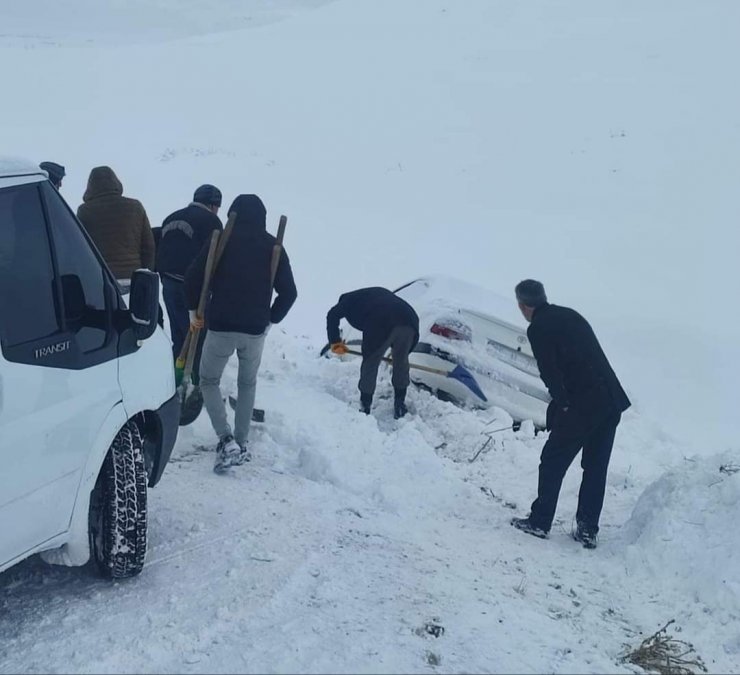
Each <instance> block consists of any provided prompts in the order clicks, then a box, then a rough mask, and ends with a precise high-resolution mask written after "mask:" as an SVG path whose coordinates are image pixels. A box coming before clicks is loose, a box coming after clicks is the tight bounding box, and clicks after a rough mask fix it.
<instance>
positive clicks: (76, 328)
mask: <svg viewBox="0 0 740 675" xmlns="http://www.w3.org/2000/svg"><path fill="white" fill-rule="evenodd" d="M41 190H42V192H43V196H44V201H45V203H46V209H47V213H48V217H49V226H50V230H51V236H52V239H53V241H54V250H55V252H56V258H57V272H58V274H59V277H60V288H61V292H62V304H63V307H64V310H63V311H64V320H65V325H66V329H67V331H69V332H72V333H75V334H76V338H77V345H78V347H79V349H80V351H81V352H82V353H89V352H91V351H95V350H96V349H100V348H101V347H103V346H104V345H105V341H106V337H107V336H108V332H109V330H108V329H109V315H108V312H107V311H106V302H105V283H106V278H105V272H104V270H103V265H102V263H101V262H100V261H99V260H98V259H97V257H96V256H95V253H94V252H93V250H92V248H91V246H90V243H89V242H88V240H87V238H86V237H85V235H84V234H83V233H82V230H81V229H80V225H79V223H78V222H77V220H76V219H75V217H74V216H73V215H72V213H70V211H69V208H68V207H67V205H66V204H65V203H64V202H63V201H62V198H61V197H60V196H59V194H58V193H57V192H56V190H54V189H53V188H52V187H51V185H50V184H49V183H48V182H46V181H45V182H44V183H42V184H41Z"/></svg>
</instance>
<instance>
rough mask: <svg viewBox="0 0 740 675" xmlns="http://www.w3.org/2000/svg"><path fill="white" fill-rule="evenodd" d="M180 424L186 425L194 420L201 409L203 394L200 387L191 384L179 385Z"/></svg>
mask: <svg viewBox="0 0 740 675" xmlns="http://www.w3.org/2000/svg"><path fill="white" fill-rule="evenodd" d="M178 393H179V394H180V426H181V427H186V426H188V425H189V424H192V423H193V422H195V420H196V419H198V415H200V412H201V410H203V394H202V393H201V391H200V387H194V386H193V385H192V384H187V385H185V384H183V385H180V388H179V391H178Z"/></svg>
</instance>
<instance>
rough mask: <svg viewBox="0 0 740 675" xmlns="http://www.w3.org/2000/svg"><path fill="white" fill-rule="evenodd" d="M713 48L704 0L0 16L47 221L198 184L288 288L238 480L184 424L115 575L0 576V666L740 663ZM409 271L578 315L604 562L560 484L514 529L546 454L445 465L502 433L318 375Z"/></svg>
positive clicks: (501, 445)
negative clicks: (602, 500)
mask: <svg viewBox="0 0 740 675" xmlns="http://www.w3.org/2000/svg"><path fill="white" fill-rule="evenodd" d="M739 28H740V5H738V4H737V3H734V2H731V1H726V2H721V1H713V2H705V3H698V2H695V1H688V0H670V1H668V0H655V1H654V2H651V3H639V2H616V1H611V0H608V1H605V2H600V3H593V2H585V1H579V2H576V1H569V2H565V1H557V2H555V1H553V0H548V1H545V0H537V1H534V2H529V3H518V2H515V1H514V0H500V1H495V2H494V1H492V0H466V2H464V3H463V2H457V3H452V2H449V1H447V2H445V1H443V0H403V1H400V2H399V0H394V1H391V0H372V1H371V0H334V1H333V2H321V1H319V0H315V1H311V2H308V1H303V2H297V1H296V0H275V1H272V2H267V1H264V2H259V1H258V0H251V1H249V0H243V1H241V2H237V1H236V0H219V1H218V2H214V1H211V2H206V0H187V1H186V0H182V1H180V2H176V1H175V0H153V1H152V0H150V1H149V2H146V3H145V2H143V1H142V0H128V2H126V3H124V2H116V1H114V0H106V1H105V2H100V1H98V2H92V0H68V2H66V3H52V2H48V1H47V0H25V1H24V2H22V3H3V4H2V5H0V77H1V78H2V82H3V85H4V91H5V92H6V95H5V96H3V101H2V106H0V147H2V150H3V154H15V155H22V156H26V157H32V158H35V159H37V160H38V161H41V160H44V159H51V160H55V161H58V162H61V163H62V164H64V165H65V166H66V167H67V171H68V177H67V179H65V182H64V187H63V194H64V195H65V197H66V198H67V200H68V201H69V202H70V204H72V205H73V206H76V205H77V204H78V203H79V201H80V198H81V195H82V192H83V190H84V184H85V181H86V178H87V173H88V171H89V169H90V168H91V167H92V166H94V165H97V164H109V165H111V166H113V167H114V169H115V170H116V171H117V172H118V173H119V176H120V177H121V179H122V181H123V183H124V187H125V190H126V193H127V194H128V195H130V196H134V197H137V198H139V199H141V200H142V202H143V203H144V205H145V206H146V208H147V210H148V212H149V215H150V219H151V220H152V222H153V223H155V224H156V223H157V222H159V221H161V220H162V219H163V218H164V216H166V215H167V213H169V212H170V211H172V210H174V209H175V208H178V207H180V206H182V205H183V204H184V203H186V202H187V200H188V199H189V198H190V196H191V193H192V190H193V189H194V187H196V186H197V185H198V184H200V183H203V182H213V183H215V184H217V185H219V186H220V187H221V189H222V190H223V192H224V195H225V200H226V202H227V204H228V202H229V201H230V200H231V199H232V198H233V197H234V196H235V195H236V194H238V193H239V192H256V193H257V194H260V195H261V196H262V197H263V199H264V201H265V203H266V204H267V207H268V210H269V217H270V219H271V222H273V223H276V222H277V217H278V216H279V214H280V213H286V214H287V215H288V217H289V225H288V233H287V236H286V245H287V248H288V250H289V252H290V254H291V258H292V261H293V264H294V268H295V272H296V277H297V282H298V286H299V296H300V297H299V300H298V304H297V305H296V307H295V309H294V311H293V312H292V313H291V315H290V316H289V317H288V319H287V320H286V322H285V323H284V324H283V325H282V326H281V327H280V330H273V332H272V333H271V334H270V338H269V343H268V349H267V352H266V356H265V362H264V368H263V372H262V377H261V381H260V389H259V393H258V399H259V403H260V405H264V407H265V408H266V409H267V415H268V419H267V423H266V424H265V425H264V426H261V427H256V428H255V430H254V438H253V441H254V451H255V461H254V463H253V465H250V466H246V467H242V468H241V469H240V470H238V471H234V472H233V474H232V475H229V476H225V477H217V476H215V475H213V474H212V472H211V470H210V469H211V465H212V461H213V457H212V455H211V454H210V453H208V452H207V451H203V450H201V449H199V448H200V446H201V445H202V444H204V443H209V442H211V440H212V439H211V435H210V430H209V426H208V423H207V419H206V418H205V416H203V417H202V418H201V419H200V420H199V421H198V422H197V423H196V425H194V426H193V427H192V428H188V429H185V430H184V431H183V433H182V434H181V437H180V439H179V441H178V445H177V447H176V449H175V453H174V455H173V460H172V463H171V465H170V466H169V467H168V469H167V471H166V473H165V476H164V479H163V481H162V483H161V484H160V486H158V487H157V488H156V489H155V490H153V491H152V493H151V509H150V536H151V543H150V551H149V558H148V566H147V568H146V569H145V572H144V574H143V575H142V576H141V577H140V578H138V579H136V580H133V581H130V582H126V583H117V584H112V585H111V584H108V583H105V582H103V581H100V580H97V579H95V578H94V577H91V576H90V573H89V571H88V570H85V569H82V570H76V569H62V568H50V567H48V566H45V565H44V564H43V563H41V562H40V561H39V560H38V559H36V558H34V559H31V560H28V561H26V562H25V563H22V564H21V565H19V566H17V567H16V568H13V569H11V570H8V571H7V572H5V573H3V574H2V575H0V672H8V673H10V672H42V671H43V672H47V671H48V672H69V671H73V672H120V671H129V672H154V671H182V672H204V671H208V672H235V671H254V672H257V671H259V672H287V671H300V672H322V671H348V672H370V671H372V672H397V671H404V672H409V671H415V672H418V671H428V672H432V671H438V672H453V671H467V672H488V671H495V672H512V671H516V672H522V671H524V672H542V671H550V672H612V671H615V670H628V667H627V666H625V665H620V664H619V663H618V659H619V656H620V655H621V654H622V653H623V651H624V649H625V645H631V646H635V645H636V644H638V643H639V642H640V640H641V639H642V637H643V635H641V634H649V633H652V632H653V631H655V630H657V629H658V628H660V627H661V626H662V625H663V624H665V623H666V622H667V621H668V620H670V619H674V618H675V619H676V624H675V626H676V627H677V628H680V631H681V632H680V636H681V637H682V638H684V639H687V640H688V641H690V642H692V643H693V644H694V645H695V647H696V649H697V651H698V652H699V654H700V655H701V656H702V657H703V659H704V661H705V662H706V664H707V666H708V668H709V669H710V671H713V672H739V671H740V632H739V631H738V628H737V625H738V619H739V618H740V568H738V566H737V564H734V565H733V561H736V560H738V559H740V534H738V532H737V528H736V527H734V528H733V525H734V524H735V523H737V521H738V517H739V516H740V474H738V473H735V472H734V468H736V467H737V464H738V463H740V442H739V441H738V436H737V433H736V432H735V430H734V428H733V423H734V421H735V417H736V414H735V408H736V405H737V403H736V402H737V394H736V388H737V382H738V381H740V366H739V365H738V359H737V343H738V339H740V318H738V316H737V312H735V311H734V302H735V300H734V299H735V297H736V295H737V291H738V290H739V289H738V283H737V275H736V271H735V270H736V267H737V265H736V260H735V259H736V256H737V251H738V250H739V248H740V247H739V246H738V244H740V235H738V233H737V232H738V231H737V226H736V224H737V223H738V222H740V205H739V203H738V200H737V197H736V196H735V195H736V192H737V190H736V186H737V185H738V183H739V182H740V164H739V163H738V161H737V159H736V155H737V153H736V152H734V150H735V149H736V148H737V147H738V141H740V125H739V124H738V122H737V114H738V108H739V104H740V95H739V94H738V91H737V87H734V86H732V82H734V79H735V70H736V67H735V64H736V63H737V60H738V56H740V55H739V54H738V51H740V48H739V47H738V42H737V39H736V36H737V34H738V29H739ZM433 273H445V274H449V275H453V276H459V277H461V278H464V279H466V280H469V281H471V282H473V283H478V284H480V285H482V286H485V287H488V288H491V289H492V290H494V291H497V292H499V293H501V294H504V295H506V294H509V293H511V289H512V288H513V286H514V284H515V283H516V282H517V281H519V280H520V279H521V278H524V277H528V276H533V277H535V278H540V279H542V281H543V282H544V283H545V284H546V287H547V288H548V290H549V292H550V296H551V299H552V300H553V301H555V302H558V303H561V304H566V305H570V306H573V307H575V308H577V309H579V310H581V311H583V313H584V314H585V315H586V316H587V317H588V318H589V319H591V320H592V323H593V324H594V326H595V328H596V331H597V333H598V334H599V335H600V336H601V337H602V342H603V343H604V345H605V347H606V350H607V353H608V354H609V355H610V357H611V359H612V361H613V363H614V365H615V368H616V370H617V372H618V374H619V375H620V376H621V378H622V380H623V382H624V384H625V386H626V387H627V388H628V390H629V393H630V395H631V397H632V399H633V401H634V403H635V405H634V407H633V409H632V410H631V411H630V412H629V413H628V414H627V415H625V418H624V422H623V424H622V426H621V427H620V430H619V433H618V437H617V442H616V446H615V450H614V455H613V462H612V470H611V473H610V477H609V486H608V494H607V502H606V507H605V512H604V517H603V532H602V543H601V547H600V548H599V549H597V551H595V552H588V551H585V550H583V549H582V548H580V547H579V546H578V545H576V544H575V542H573V541H572V540H571V539H570V538H569V536H568V532H569V530H570V525H571V518H572V514H573V513H574V510H575V499H576V494H577V486H578V475H577V471H576V470H575V468H574V470H573V471H572V475H570V476H569V477H568V480H567V482H566V486H565V488H564V491H563V495H562V498H561V506H560V509H559V512H558V519H559V520H558V522H557V525H556V527H554V529H553V536H552V539H551V540H550V541H549V542H542V541H539V540H536V539H533V538H530V537H527V536H525V535H521V534H520V533H517V532H514V531H513V530H511V528H510V527H509V526H508V520H509V518H510V517H511V515H513V514H519V513H525V512H526V510H527V508H528V505H529V502H530V501H531V499H532V497H533V492H534V489H535V485H536V471H537V462H538V456H539V450H540V448H541V446H542V443H543V438H542V437H541V436H537V437H536V438H534V437H532V434H531V431H530V430H529V429H527V428H526V426H525V427H523V429H522V430H521V431H520V432H517V433H514V432H510V431H507V432H499V433H496V434H494V439H495V440H494V442H493V444H492V446H491V447H490V448H489V449H488V450H487V451H485V452H483V453H481V454H480V455H479V456H478V457H477V459H476V460H475V461H473V462H470V461H469V460H470V459H471V458H472V457H473V456H474V455H475V453H476V451H477V450H478V449H479V448H480V446H481V444H482V443H483V441H484V440H485V438H486V436H485V435H483V432H485V430H486V429H496V428H499V427H500V426H506V422H507V421H508V420H507V419H506V415H505V414H504V413H501V412H499V413H495V412H491V411H489V412H487V413H485V414H484V413H472V412H469V411H463V410H459V409H457V408H454V407H453V406H451V405H449V404H444V403H441V402H439V401H436V400H435V399H433V398H431V397H430V396H428V395H427V394H424V393H422V392H413V393H412V395H411V406H412V410H413V412H414V415H413V416H412V417H411V418H409V419H406V420H402V421H400V422H394V421H393V419H392V415H391V402H390V400H380V401H379V402H378V405H377V411H376V414H375V417H371V418H366V417H364V416H361V415H359V414H358V413H357V412H356V410H355V408H356V389H355V385H356V376H357V365H356V364H353V363H339V362H336V361H328V360H322V359H318V358H317V357H316V356H317V351H318V347H320V345H321V343H322V339H323V323H324V315H325V312H326V310H327V309H328V307H329V306H331V304H332V303H333V302H334V301H335V300H336V297H337V296H338V295H339V294H340V293H341V292H343V291H345V290H349V289H352V288H355V287H359V286H361V285H364V284H384V285H387V286H390V287H394V286H397V285H400V284H402V283H404V282H406V281H408V280H410V279H411V278H414V277H415V276H421V275H426V274H433ZM233 376H234V374H233V372H231V373H230V378H231V379H230V383H232V384H233ZM383 389H384V390H385V391H389V384H388V382H387V381H385V384H384V385H381V390H383ZM697 453H699V454H700V456H695V455H696V454H697ZM720 467H723V468H724V470H723V471H720ZM431 624H438V625H441V626H443V627H444V629H445V630H444V633H443V634H441V635H440V636H439V637H434V636H433V635H432V634H431V633H430V632H428V631H427V629H426V628H425V626H427V625H431Z"/></svg>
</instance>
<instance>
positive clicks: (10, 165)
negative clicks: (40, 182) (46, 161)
mask: <svg viewBox="0 0 740 675" xmlns="http://www.w3.org/2000/svg"><path fill="white" fill-rule="evenodd" d="M35 173H38V174H43V173H44V172H43V170H42V169H40V168H39V167H38V165H35V164H33V162H29V161H28V160H27V159H23V158H22V157H4V156H0V178H3V177H4V176H17V175H19V174H35Z"/></svg>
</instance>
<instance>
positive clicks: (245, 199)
mask: <svg viewBox="0 0 740 675" xmlns="http://www.w3.org/2000/svg"><path fill="white" fill-rule="evenodd" d="M232 212H236V220H235V221H234V231H235V232H245V233H246V232H249V233H259V232H265V231H266V229H267V224H266V223H267V209H266V208H265V205H264V204H263V203H262V200H261V199H260V198H259V197H258V196H257V195H239V196H238V197H237V198H236V199H235V200H234V201H233V202H232V204H231V206H230V207H229V211H228V213H232Z"/></svg>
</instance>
